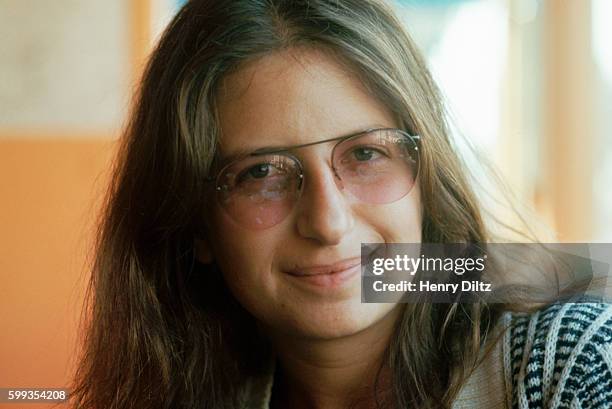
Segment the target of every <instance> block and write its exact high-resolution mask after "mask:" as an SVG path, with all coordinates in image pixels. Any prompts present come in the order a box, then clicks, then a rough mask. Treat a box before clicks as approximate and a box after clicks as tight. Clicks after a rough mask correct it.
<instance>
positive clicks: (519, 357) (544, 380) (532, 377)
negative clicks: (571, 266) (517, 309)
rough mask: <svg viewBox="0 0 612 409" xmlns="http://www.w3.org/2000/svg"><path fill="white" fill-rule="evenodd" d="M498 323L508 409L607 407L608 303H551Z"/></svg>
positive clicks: (611, 327)
mask: <svg viewBox="0 0 612 409" xmlns="http://www.w3.org/2000/svg"><path fill="white" fill-rule="evenodd" d="M504 320H505V321H506V324H509V326H510V329H509V330H508V331H507V332H506V334H505V337H504V354H503V359H504V371H505V376H504V378H505V381H506V385H505V387H506V392H507V393H508V392H509V393H508V396H511V402H512V408H520V409H523V408H530V409H531V408H555V409H557V408H571V409H573V408H598V409H599V408H601V409H604V408H606V409H609V408H612V304H594V303H579V304H554V305H551V306H549V307H547V308H545V309H542V310H541V311H538V312H536V313H534V314H532V315H527V314H506V315H505V316H504Z"/></svg>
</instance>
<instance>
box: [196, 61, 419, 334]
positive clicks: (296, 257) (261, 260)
mask: <svg viewBox="0 0 612 409" xmlns="http://www.w3.org/2000/svg"><path fill="white" fill-rule="evenodd" d="M218 108H219V116H220V124H221V130H222V135H221V142H220V155H221V156H222V157H227V156H231V155H233V154H236V153H237V152H244V151H254V150H256V149H259V148H263V147H287V146H292V145H299V144H306V143H309V142H316V141H320V140H323V139H329V138H334V137H337V136H343V135H348V134H351V133H355V132H358V131H361V130H365V129H369V128H381V127H389V128H397V127H398V124H397V122H396V121H395V119H394V116H393V115H392V113H391V112H390V111H389V110H388V109H387V108H386V107H385V106H384V105H383V104H381V103H380V102H379V101H377V100H376V99H375V98H373V97H371V96H370V95H369V94H368V93H367V92H366V90H365V89H364V87H363V86H362V84H361V82H360V81H359V79H358V78H357V77H356V76H355V75H354V74H351V73H350V72H349V71H348V70H346V69H344V68H343V67H342V66H341V65H340V64H338V63H337V62H336V61H334V59H333V58H331V57H329V56H328V55H326V54H325V53H323V52H317V51H314V50H299V51H298V50H289V51H282V52H277V53H274V54H271V55H268V56H266V57H263V58H261V59H258V60H255V61H253V62H251V63H250V64H248V65H246V66H244V67H243V68H241V69H240V70H239V71H237V72H235V73H233V74H231V75H229V76H228V77H227V78H225V81H224V82H223V85H222V87H221V89H220V91H219V94H218ZM333 146H334V142H331V143H323V144H318V145H313V146H309V147H307V148H300V149H297V150H295V151H294V152H293V153H294V155H295V156H296V157H298V158H299V160H300V162H301V163H302V165H303V168H304V175H305V176H304V183H303V186H302V194H301V196H300V198H299V200H298V201H297V202H296V203H295V205H294V206H293V208H292V210H291V212H290V213H289V214H288V215H287V216H286V217H285V218H284V219H283V220H282V221H281V222H280V223H278V224H275V225H273V226H272V227H269V228H266V229H258V230H254V229H253V228H252V227H251V228H250V227H248V226H245V225H243V224H240V223H238V222H236V221H235V220H234V219H233V218H230V217H229V216H228V214H227V213H226V212H225V211H224V210H223V209H222V208H221V207H220V205H219V204H215V205H214V208H213V210H212V212H211V215H210V219H209V220H208V222H209V232H208V240H206V242H202V243H200V257H201V259H203V260H204V261H208V259H209V258H210V257H212V258H213V259H214V260H215V261H216V263H217V264H218V266H219V267H220V269H221V271H222V272H223V275H224V278H225V281H226V282H227V285H228V286H229V288H230V290H231V292H232V293H233V294H234V296H235V297H236V298H237V299H238V301H239V302H240V303H241V304H242V305H243V306H244V307H245V308H246V309H247V310H248V311H250V312H251V314H253V315H254V316H255V317H256V318H257V319H258V320H259V321H260V323H261V324H263V325H264V326H265V327H266V328H268V329H269V330H271V331H277V332H279V333H283V334H286V335H297V336H302V337H315V338H319V339H321V338H327V339H329V338H334V337H341V336H346V335H350V334H353V333H356V332H358V331H361V330H364V329H366V328H368V327H370V326H372V325H373V324H375V323H377V322H378V321H380V320H381V319H383V318H384V317H385V316H389V317H391V314H390V312H391V311H392V310H393V307H394V306H395V305H394V304H365V303H363V304H362V303H361V293H360V289H361V287H360V267H359V261H360V245H361V243H374V242H377V243H381V242H385V243H392V242H420V240H421V204H420V198H419V187H418V186H415V187H414V188H413V189H412V190H411V191H410V193H409V194H407V195H406V196H404V197H403V198H401V199H400V200H397V201H395V202H393V203H389V204H368V203H363V202H361V201H359V200H357V199H355V198H354V197H353V196H351V195H350V194H349V193H347V192H346V191H345V190H343V188H342V187H341V185H340V184H339V183H338V182H337V180H336V179H335V178H334V174H333V171H332V169H331V166H330V157H331V150H332V148H333ZM207 253H210V255H207ZM338 270H340V271H338ZM330 271H333V274H329V273H330Z"/></svg>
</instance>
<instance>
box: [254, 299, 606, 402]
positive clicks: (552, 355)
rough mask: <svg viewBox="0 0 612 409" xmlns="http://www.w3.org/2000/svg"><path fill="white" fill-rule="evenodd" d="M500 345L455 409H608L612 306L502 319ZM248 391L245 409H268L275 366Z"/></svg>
mask: <svg viewBox="0 0 612 409" xmlns="http://www.w3.org/2000/svg"><path fill="white" fill-rule="evenodd" d="M500 324H502V325H503V326H504V328H507V330H506V331H505V333H504V336H503V338H502V342H498V343H497V345H496V346H495V348H494V350H493V352H492V353H491V354H489V355H488V356H487V358H486V359H485V360H484V361H483V363H482V364H481V365H479V367H478V368H477V369H476V370H475V371H474V373H473V374H472V376H470V378H469V379H468V381H467V382H466V384H465V385H464V387H463V388H462V390H461V392H460V393H459V396H458V397H457V400H456V401H455V403H454V404H453V409H499V408H508V409H509V408H512V409H561V408H569V409H578V408H580V409H612V304H601V303H575V304H573V303H572V304H553V305H550V306H548V307H545V308H543V309H541V310H540V311H538V312H536V313H533V314H519V313H510V312H507V313H505V314H504V315H503V318H502V320H501V323H500ZM252 381H253V382H252V383H251V384H250V385H249V386H248V388H247V390H248V392H247V393H246V395H247V396H246V400H245V405H244V407H245V408H249V409H268V408H269V405H270V397H271V392H272V385H273V381H274V365H272V366H271V368H270V372H269V373H268V374H267V375H265V376H264V377H262V378H259V379H253V380H252Z"/></svg>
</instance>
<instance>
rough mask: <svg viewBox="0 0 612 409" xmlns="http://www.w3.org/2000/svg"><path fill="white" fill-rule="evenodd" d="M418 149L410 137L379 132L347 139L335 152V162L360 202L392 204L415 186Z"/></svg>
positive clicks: (346, 183) (338, 170)
mask: <svg viewBox="0 0 612 409" xmlns="http://www.w3.org/2000/svg"><path fill="white" fill-rule="evenodd" d="M417 153H418V148H417V146H416V144H415V143H414V141H413V140H412V139H411V138H410V137H409V136H408V135H406V134H404V133H402V132H400V131H396V130H377V131H372V132H368V133H365V134H362V135H359V136H357V137H354V138H350V139H347V140H346V141H343V142H342V143H341V144H339V145H338V146H337V147H336V148H335V149H334V154H333V163H334V167H335V169H336V172H337V173H338V176H339V177H340V179H342V182H343V184H344V186H345V187H346V189H348V190H349V191H350V192H351V193H352V194H353V195H354V196H355V197H356V198H358V199H359V200H361V201H363V202H366V203H372V204H384V203H391V202H394V201H396V200H399V199H401V198H402V197H404V196H405V195H406V194H408V192H410V190H411V189H412V187H413V186H414V184H415V181H416V176H417V173H418V158H417Z"/></svg>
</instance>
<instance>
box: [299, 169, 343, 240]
mask: <svg viewBox="0 0 612 409" xmlns="http://www.w3.org/2000/svg"><path fill="white" fill-rule="evenodd" d="M318 169H319V170H318V171H317V172H311V174H309V175H307V177H306V178H305V180H304V186H303V191H302V196H301V198H300V200H299V204H298V215H297V229H298V233H299V234H300V235H301V236H302V237H306V238H309V239H313V240H316V241H317V242H319V243H320V244H322V245H335V244H338V243H340V241H341V240H342V237H343V236H344V235H345V234H346V233H347V232H348V231H350V230H351V229H352V228H353V224H354V218H353V213H352V210H351V207H350V204H349V203H348V202H347V200H346V198H345V196H344V194H343V191H342V182H341V181H340V180H339V179H338V178H337V177H336V176H335V174H334V172H333V170H331V169H330V168H329V167H327V166H319V167H318Z"/></svg>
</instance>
